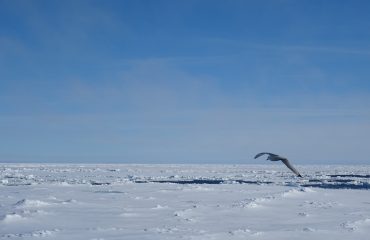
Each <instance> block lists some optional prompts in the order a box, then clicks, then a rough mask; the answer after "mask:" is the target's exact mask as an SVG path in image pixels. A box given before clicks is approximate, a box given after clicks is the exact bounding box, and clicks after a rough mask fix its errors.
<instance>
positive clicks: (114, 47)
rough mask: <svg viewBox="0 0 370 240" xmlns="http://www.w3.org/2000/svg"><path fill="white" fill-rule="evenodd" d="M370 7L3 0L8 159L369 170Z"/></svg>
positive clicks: (1, 93)
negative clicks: (285, 163) (276, 160)
mask: <svg viewBox="0 0 370 240" xmlns="http://www.w3.org/2000/svg"><path fill="white" fill-rule="evenodd" d="M369 12H370V2H369V1H366V0H353V1H345V0H336V1H334V0H333V1H325V0H321V1H320V0H259V1H252V0H250V1H248V0H240V1H239V0H233V1H229V0H197V1H193V0H178V1H172V0H156V1H152V0H146V1H145V0H122V1H113V0H107V1H94V0H89V1H86V0H77V1H76V0H73V1H71V0H64V1H56V0H34V1H26V0H12V1H10V0H0V162H3V163H5V162H6V163H15V162H24V163H29V162H50V163H58V162H60V163H63V162H65V163H148V164H151V163H174V164H177V163H185V164H186V163H221V164H249V163H252V164H255V163H263V164H265V163H266V161H264V160H263V159H256V160H255V159H253V157H254V155H255V154H256V153H258V152H261V151H268V152H274V153H277V154H281V155H283V156H286V157H288V158H289V159H290V160H291V161H292V162H294V163H297V164H370V157H369V156H370V155H369V154H368V149H369V143H370V78H369V76H370V31H369V29H370V15H369Z"/></svg>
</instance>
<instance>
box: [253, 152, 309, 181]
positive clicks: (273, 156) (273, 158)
mask: <svg viewBox="0 0 370 240" xmlns="http://www.w3.org/2000/svg"><path fill="white" fill-rule="evenodd" d="M265 154H267V155H268V157H267V159H266V160H270V161H282V162H283V163H284V164H285V165H286V166H287V167H288V168H289V169H290V170H292V172H294V173H295V174H296V175H297V176H298V177H302V175H301V174H300V173H299V172H298V170H297V169H295V168H294V167H293V166H292V164H290V162H289V161H288V159H287V158H285V157H281V156H279V155H277V154H273V153H268V152H261V153H258V154H257V155H256V156H255V157H254V158H255V159H256V158H258V157H260V156H262V155H265Z"/></svg>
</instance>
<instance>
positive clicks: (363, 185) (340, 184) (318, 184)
mask: <svg viewBox="0 0 370 240" xmlns="http://www.w3.org/2000/svg"><path fill="white" fill-rule="evenodd" d="M135 183H173V184H211V185H212V184H213V185H215V184H232V183H239V184H256V185H262V184H274V183H275V182H271V181H266V182H264V181H248V180H238V179H237V180H223V179H189V180H137V181H135ZM290 184H291V182H288V183H284V185H286V186H290ZM294 185H296V184H294ZM298 186H301V187H315V188H325V189H363V190H370V184H369V183H367V182H360V183H355V182H354V181H353V180H347V179H339V180H338V181H335V180H334V179H329V180H328V179H326V180H320V179H310V180H309V183H307V184H301V185H299V184H298Z"/></svg>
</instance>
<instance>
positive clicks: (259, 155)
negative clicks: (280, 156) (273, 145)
mask: <svg viewBox="0 0 370 240" xmlns="http://www.w3.org/2000/svg"><path fill="white" fill-rule="evenodd" d="M265 154H268V155H273V156H277V155H276V154H273V153H269V152H261V153H258V154H257V155H256V156H254V159H256V158H258V157H261V156H262V155H265Z"/></svg>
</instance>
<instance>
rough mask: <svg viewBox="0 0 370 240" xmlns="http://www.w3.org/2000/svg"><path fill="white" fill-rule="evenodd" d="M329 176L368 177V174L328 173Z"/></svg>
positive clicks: (369, 176)
mask: <svg viewBox="0 0 370 240" xmlns="http://www.w3.org/2000/svg"><path fill="white" fill-rule="evenodd" d="M328 176H329V177H344V178H346V177H348V178H370V175H361V174H332V175H328Z"/></svg>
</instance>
